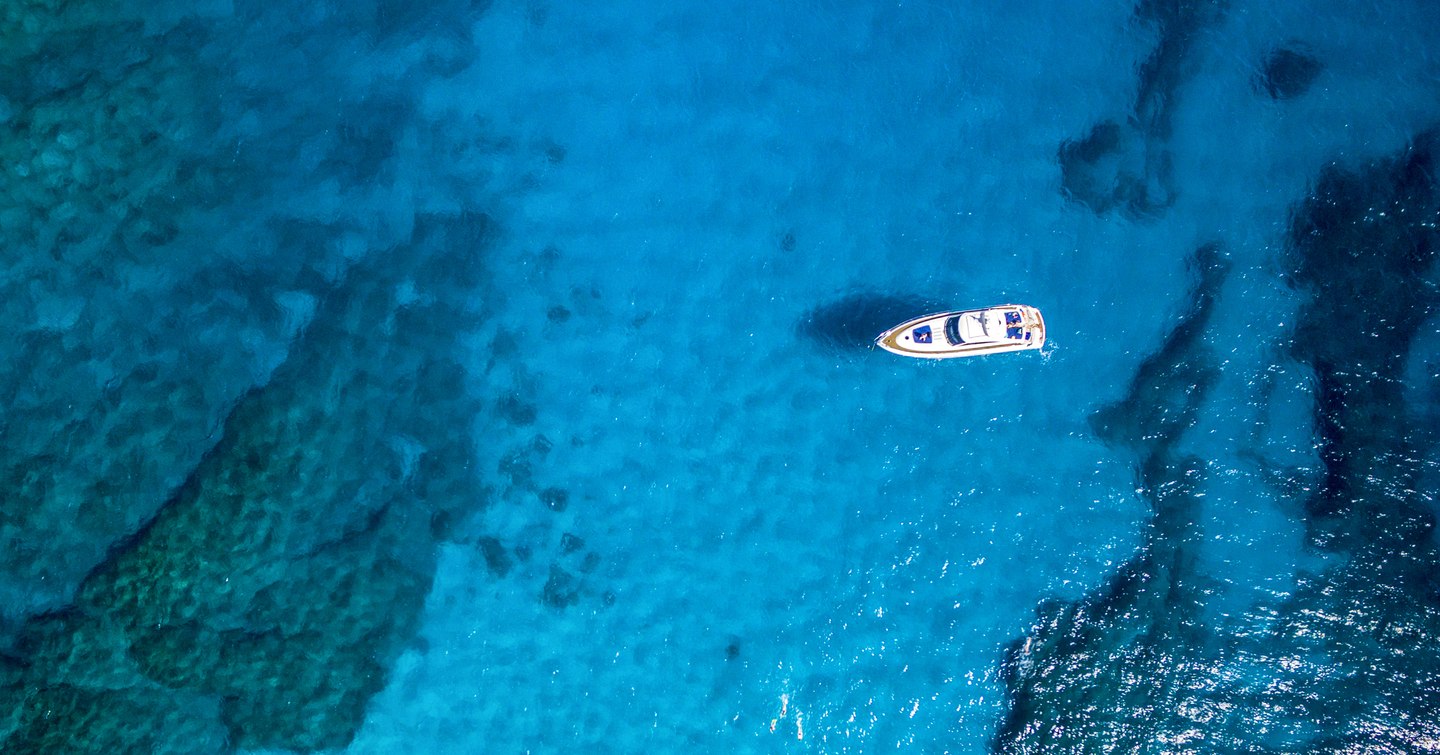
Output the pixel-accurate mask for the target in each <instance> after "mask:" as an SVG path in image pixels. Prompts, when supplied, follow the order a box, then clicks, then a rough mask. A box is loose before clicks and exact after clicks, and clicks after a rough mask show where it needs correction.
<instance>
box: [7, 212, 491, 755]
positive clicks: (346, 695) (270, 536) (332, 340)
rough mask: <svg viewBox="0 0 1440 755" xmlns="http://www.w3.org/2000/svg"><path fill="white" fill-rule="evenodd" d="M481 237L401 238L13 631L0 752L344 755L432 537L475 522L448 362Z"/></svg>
mask: <svg viewBox="0 0 1440 755" xmlns="http://www.w3.org/2000/svg"><path fill="white" fill-rule="evenodd" d="M489 229H490V223H489V220H488V219H487V218H485V217H484V216H482V215H472V214H465V215H459V216H452V217H427V218H421V219H420V221H419V222H418V223H417V229H416V238H415V239H414V241H413V243H412V244H410V245H407V246H405V247H402V248H399V249H395V250H390V251H389V252H387V253H386V254H383V255H376V257H375V258H374V259H370V260H367V261H366V262H364V263H362V264H361V265H360V266H358V267H357V268H356V269H355V270H353V271H352V272H351V274H350V275H349V276H348V278H347V281H346V284H345V286H344V287H342V288H340V289H338V290H336V291H334V292H333V293H331V294H330V295H329V296H328V297H327V299H326V301H325V302H324V304H323V305H321V307H320V308H319V311H318V312H317V313H316V315H315V318H314V321H313V322H312V323H311V325H310V326H309V328H308V329H307V330H306V333H305V335H304V337H303V338H302V339H301V340H300V341H299V342H298V343H297V344H296V345H295V347H294V350H293V354H292V356H291V357H290V359H289V360H287V361H286V362H285V363H284V364H283V365H281V366H280V367H279V368H278V369H277V371H276V375H275V377H274V379H273V380H272V381H271V382H270V383H269V384H268V385H267V386H265V387H264V388H263V389H259V390H256V391H254V392H251V393H250V394H248V395H247V396H246V397H245V399H244V400H243V401H241V402H240V403H239V404H238V405H237V406H236V408H235V410H234V411H233V412H232V413H231V415H230V416H229V418H228V419H227V420H226V422H225V423H224V428H223V437H222V438H221V440H220V442H219V443H218V444H217V445H216V446H215V447H214V448H213V449H212V450H211V451H210V452H209V453H208V454H207V455H206V457H205V459H204V460H203V461H202V462H201V463H200V465H199V466H198V467H197V468H196V470H195V472H194V473H193V474H192V475H191V476H190V478H189V480H188V481H187V482H186V483H185V484H184V485H183V486H182V487H181V489H180V491H179V493H178V494H177V495H176V496H175V497H174V498H173V499H172V500H171V501H170V502H169V503H168V504H167V505H166V506H165V507H164V508H163V509H162V510H161V511H160V513H159V514H158V515H157V516H156V517H155V519H154V520H153V521H151V522H150V523H149V524H148V525H147V526H146V527H145V528H144V529H143V530H142V531H140V532H139V533H138V534H137V535H136V536H134V537H133V538H132V539H131V540H130V541H129V542H127V543H125V544H123V545H122V546H121V547H118V548H117V549H116V550H115V551H114V553H113V554H112V556H111V558H110V559H109V560H107V561H106V562H105V563H103V564H101V565H100V566H99V567H98V568H97V569H95V571H93V572H92V573H91V574H90V576H89V577H88V578H87V579H86V580H85V581H84V583H83V584H82V586H81V588H80V590H79V593H78V595H77V598H76V601H75V604H74V605H73V606H72V607H70V608H69V609H67V610H66V611H64V612H63V613H59V614H54V615H50V616H46V617H40V618H37V619H34V620H32V621H30V622H28V624H27V625H26V627H25V628H24V630H23V631H22V633H21V638H22V639H21V641H20V642H19V643H18V644H17V647H16V653H15V656H16V658H15V662H16V663H17V664H18V669H17V670H16V671H15V673H14V675H13V677H12V680H11V681H12V683H11V684H10V685H8V686H6V687H5V688H3V689H0V698H3V699H4V700H6V701H8V702H12V703H17V704H18V703H19V702H20V701H23V700H31V701H32V704H30V705H28V706H25V707H17V708H16V709H17V710H21V711H22V712H21V714H20V716H19V718H18V719H15V720H13V721H11V726H10V728H9V729H0V737H3V738H4V739H3V748H4V749H5V750H7V751H15V752H30V751H50V750H49V749H48V746H47V744H46V743H52V742H65V741H95V742H103V743H110V744H113V745H114V746H110V744H107V747H106V748H105V749H106V750H108V751H116V752H119V751H137V750H149V749H152V746H154V745H155V743H156V742H158V741H160V740H162V739H163V740H165V742H166V743H167V745H166V747H159V748H157V749H171V750H175V749H176V748H174V747H173V746H172V745H173V741H172V740H174V738H176V737H179V736H181V735H182V733H183V732H186V731H191V730H194V729H196V728H198V729H201V730H208V729H213V728H215V727H217V726H218V727H223V730H224V732H225V736H224V737H223V738H222V741H223V742H224V743H225V744H226V745H227V746H230V747H240V748H251V749H255V748H260V749H287V750H313V749H325V748H338V747H343V746H344V745H345V744H346V743H348V742H349V741H350V739H351V737H353V735H354V733H355V731H356V729H357V728H358V727H359V725H360V723H361V721H362V720H363V714H364V710H365V706H366V703H367V701H368V700H369V698H370V697H371V696H372V695H373V694H374V693H375V692H376V691H378V690H379V689H380V688H381V687H382V686H383V685H384V684H385V681H386V676H387V673H388V669H389V667H390V665H391V663H392V662H393V661H394V659H395V658H396V657H398V655H399V654H400V653H401V652H403V650H404V649H405V647H407V645H408V643H409V642H410V639H411V637H412V635H413V634H414V631H415V628H416V626H417V622H418V620H419V615H420V610H421V608H422V607H423V602H424V599H425V595H426V593H427V592H428V588H429V584H430V580H431V577H432V575H433V571H434V568H435V564H436V541H435V537H436V532H435V530H434V528H433V527H432V526H431V522H432V521H434V519H435V518H436V517H437V516H440V517H444V518H451V519H454V518H456V517H460V516H463V515H464V514H466V513H468V512H470V511H472V510H473V509H474V507H475V506H477V505H479V504H480V503H482V500H481V499H479V498H478V497H477V496H476V494H475V491H476V490H478V489H479V488H480V485H479V483H478V481H477V480H476V479H475V478H474V477H473V476H472V472H471V468H472V466H473V465H472V464H471V463H470V461H471V459H472V458H473V455H474V448H473V440H472V438H471V437H470V434H469V432H468V430H467V429H466V428H468V427H469V426H470V423H471V421H472V420H473V418H475V417H477V416H478V415H479V412H480V408H481V404H480V402H479V401H478V400H477V399H475V398H474V397H472V396H470V395H469V393H468V391H467V389H466V373H465V370H464V369H463V368H462V367H461V366H460V365H458V364H456V363H455V362H454V361H453V360H454V354H455V353H456V351H457V349H458V346H459V339H461V338H463V337H464V336H465V333H466V330H467V327H466V326H467V323H472V324H473V322H474V318H475V317H476V315H475V307H476V306H477V305H476V302H477V296H476V294H477V292H478V291H480V290H481V289H482V288H483V285H484V279H483V277H482V275H481V266H480V263H479V261H478V260H479V256H480V254H481V253H482V252H483V251H484V248H485V247H484V243H483V242H484V240H485V239H486V238H488V236H489V233H490V230H489ZM399 281H409V282H410V283H411V284H412V285H413V287H414V289H415V290H418V291H421V292H423V293H424V294H425V295H426V296H425V299H424V302H425V303H423V304H421V303H418V302H417V301H414V300H407V299H402V293H401V292H402V291H403V290H405V287H401V286H398V285H397V282H399ZM397 439H403V440H404V442H403V443H401V442H397ZM34 690H40V692H39V695H38V698H37V697H36V696H35V694H34V693H33V691H34ZM136 690H148V692H146V693H145V695H144V696H142V697H134V698H133V699H136V700H139V699H148V698H153V699H149V701H148V702H147V703H146V704H145V706H144V708H143V709H138V710H137V709H136V708H135V707H134V706H131V705H124V704H118V703H114V704H112V703H111V702H107V701H114V700H117V699H120V698H125V697H127V696H134V695H135V694H137V693H136V692H135V691H136ZM36 700H38V702H33V701H36ZM82 709H83V710H84V711H86V712H85V713H84V714H83V715H79V714H78V711H80V710H82ZM57 710H69V711H77V715H75V716H55V715H53V713H52V711H57ZM196 749H199V750H201V751H203V750H204V749H206V748H199V747H198V745H197V747H196ZM210 749H219V748H218V746H217V747H216V748H210ZM176 751H184V748H183V747H182V748H179V750H176Z"/></svg>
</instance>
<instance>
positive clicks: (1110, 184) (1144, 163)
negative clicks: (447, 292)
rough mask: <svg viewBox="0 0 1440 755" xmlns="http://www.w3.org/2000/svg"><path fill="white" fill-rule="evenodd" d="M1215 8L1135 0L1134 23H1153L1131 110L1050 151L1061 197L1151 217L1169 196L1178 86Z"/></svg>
mask: <svg viewBox="0 0 1440 755" xmlns="http://www.w3.org/2000/svg"><path fill="white" fill-rule="evenodd" d="M1222 9H1223V5H1222V4H1221V3H1219V2H1214V1H1207V0H1142V1H1141V2H1140V3H1138V4H1137V5H1136V7H1135V15H1134V19H1135V22H1136V23H1138V24H1141V25H1144V26H1147V27H1150V28H1153V29H1154V30H1155V32H1156V33H1157V35H1158V41H1157V42H1156V45H1155V47H1154V48H1153V49H1152V50H1151V52H1150V55H1149V56H1148V57H1147V58H1146V59H1145V61H1144V62H1143V63H1142V64H1141V65H1140V67H1139V70H1138V77H1137V80H1136V94H1135V107H1134V109H1133V111H1131V112H1130V113H1128V114H1126V115H1124V116H1121V117H1112V118H1106V119H1102V120H1101V121H1099V122H1098V123H1097V124H1096V125H1095V126H1094V127H1092V128H1091V130H1090V131H1089V132H1088V133H1087V134H1086V135H1085V136H1082V137H1079V138H1077V139H1068V140H1065V141H1064V142H1062V143H1061V145H1060V148H1059V150H1058V152H1057V159H1058V161H1059V163H1060V176H1061V178H1060V182H1061V187H1062V190H1063V191H1064V193H1065V196H1066V197H1068V198H1069V199H1070V200H1072V201H1075V202H1078V203H1080V204H1083V205H1085V206H1086V207H1089V208H1090V210H1091V211H1092V212H1094V213H1095V214H1097V215H1104V214H1106V213H1108V212H1110V211H1111V210H1117V209H1118V210H1120V211H1121V212H1124V213H1126V214H1127V215H1130V216H1132V217H1141V218H1143V217H1154V216H1156V215H1158V214H1160V213H1161V212H1163V211H1164V210H1166V209H1168V208H1169V207H1170V205H1171V204H1173V203H1174V201H1175V193H1176V190H1177V187H1176V186H1175V183H1174V178H1173V175H1172V165H1173V162H1174V161H1173V158H1172V157H1171V155H1170V148H1169V144H1168V142H1169V139H1170V131H1171V117H1172V115H1171V114H1172V113H1173V112H1174V108H1175V106H1176V102H1177V95H1178V94H1179V90H1180V87H1181V85H1182V84H1183V83H1184V81H1185V79H1186V78H1187V77H1188V76H1189V75H1190V71H1191V69H1192V68H1193V63H1192V58H1193V56H1194V54H1195V53H1194V48H1195V43H1196V41H1197V38H1198V36H1199V34H1200V33H1201V32H1202V31H1203V30H1204V29H1205V27H1207V26H1210V25H1212V24H1214V23H1215V21H1216V20H1217V19H1218V18H1219V17H1220V14H1221V12H1222Z"/></svg>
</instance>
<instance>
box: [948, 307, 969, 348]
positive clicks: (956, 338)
mask: <svg viewBox="0 0 1440 755" xmlns="http://www.w3.org/2000/svg"><path fill="white" fill-rule="evenodd" d="M945 340H947V341H949V342H950V345H951V346H959V345H960V344H962V343H965V339H963V338H961V337H960V316H959V315H956V316H954V317H951V318H950V319H948V320H946V321H945Z"/></svg>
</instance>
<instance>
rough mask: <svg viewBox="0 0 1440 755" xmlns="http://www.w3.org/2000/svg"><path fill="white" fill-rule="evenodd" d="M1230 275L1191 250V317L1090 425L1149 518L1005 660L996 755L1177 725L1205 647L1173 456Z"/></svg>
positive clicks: (1213, 257) (1126, 743)
mask: <svg viewBox="0 0 1440 755" xmlns="http://www.w3.org/2000/svg"><path fill="white" fill-rule="evenodd" d="M1229 267H1230V266H1229V263H1228V261H1226V260H1225V258H1224V257H1223V256H1222V254H1221V252H1220V250H1219V248H1218V247H1217V246H1216V245H1213V244H1212V245H1207V246H1204V247H1201V248H1200V249H1198V250H1196V252H1195V254H1194V256H1193V258H1192V260H1191V269H1192V272H1193V274H1194V275H1193V277H1194V285H1193V288H1192V290H1191V293H1190V305H1189V307H1188V309H1187V311H1186V312H1185V314H1184V315H1183V316H1182V317H1181V319H1180V321H1179V322H1178V323H1177V324H1176V326H1175V327H1174V328H1173V329H1172V330H1171V331H1170V333H1169V335H1168V336H1167V337H1166V339H1165V341H1164V343H1163V344H1162V345H1161V347H1160V349H1159V350H1158V351H1157V352H1156V353H1155V354H1153V355H1151V356H1150V357H1147V358H1146V359H1145V361H1144V362H1143V363H1142V364H1141V366H1140V368H1139V369H1138V370H1137V371H1136V374H1135V377H1134V378H1133V379H1132V381H1131V384H1130V388H1129V390H1128V391H1127V393H1126V395H1125V397H1124V398H1122V399H1121V400H1120V401H1119V402H1118V403H1116V404H1114V405H1112V406H1108V407H1106V408H1104V409H1102V410H1100V411H1099V412H1097V413H1096V414H1095V415H1094V416H1093V417H1092V418H1091V424H1092V426H1093V427H1094V428H1095V431H1096V433H1097V434H1098V435H1099V436H1100V437H1101V438H1103V439H1104V440H1105V441H1106V442H1107V443H1111V444H1115V445H1119V446H1122V447H1126V448H1130V449H1132V450H1134V451H1135V452H1136V453H1137V454H1138V456H1139V478H1140V485H1141V493H1142V495H1144V497H1145V498H1146V500H1147V501H1149V503H1150V505H1151V510H1152V516H1151V526H1150V527H1149V528H1148V529H1147V531H1146V537H1145V543H1144V545H1143V546H1142V548H1141V550H1140V552H1139V553H1137V554H1136V555H1135V556H1134V557H1132V558H1131V559H1130V560H1129V561H1127V562H1126V563H1125V564H1124V565H1122V566H1121V567H1120V569H1119V571H1118V572H1117V573H1116V574H1115V575H1114V576H1112V577H1111V578H1110V579H1108V580H1107V581H1106V582H1105V583H1104V584H1103V585H1102V586H1101V587H1100V588H1099V589H1097V590H1095V591H1093V592H1091V593H1089V594H1088V595H1086V596H1085V597H1083V598H1081V599H1080V600H1078V601H1073V602H1059V601H1051V602H1047V603H1045V604H1043V605H1042V606H1041V608H1040V609H1039V611H1038V612H1037V613H1038V618H1037V621H1036V624H1035V627H1034V629H1033V630H1032V632H1031V633H1030V635H1029V636H1028V637H1026V638H1025V639H1023V640H1020V641H1017V642H1015V643H1014V644H1013V645H1011V647H1010V648H1009V649H1008V650H1007V652H1006V657H1005V660H1004V662H1003V663H1002V667H1001V670H1002V676H1003V678H1004V680H1005V685H1006V689H1007V691H1008V694H1009V700H1010V708H1009V711H1008V713H1007V716H1006V718H1005V720H1004V722H1003V724H1002V725H1001V728H1000V730H999V732H998V733H997V734H996V737H995V740H994V742H993V743H992V745H993V749H994V750H995V751H996V752H1026V753H1028V752H1081V751H1088V750H1090V749H1092V748H1093V749H1097V750H1103V751H1110V750H1116V751H1137V750H1143V749H1145V747H1146V746H1148V745H1149V744H1151V743H1153V742H1155V741H1159V738H1160V737H1161V736H1164V735H1169V734H1173V733H1176V732H1178V731H1183V730H1184V728H1185V726H1186V725H1187V722H1186V721H1184V720H1181V719H1179V718H1177V717H1176V716H1175V715H1174V711H1172V710H1169V709H1168V708H1167V706H1166V704H1165V701H1166V699H1167V697H1168V696H1169V695H1170V694H1171V692H1170V690H1172V689H1174V688H1176V687H1181V688H1183V687H1186V686H1187V685H1189V684H1191V683H1192V682H1193V678H1192V677H1193V675H1194V674H1195V673H1197V670H1196V669H1194V668H1192V667H1188V666H1186V665H1184V664H1183V663H1180V662H1179V661H1180V660H1181V659H1183V658H1184V657H1186V656H1187V655H1190V654H1193V653H1194V649H1195V648H1198V647H1203V646H1204V643H1205V642H1206V638H1205V635H1204V631H1203V628H1202V627H1200V626H1198V625H1197V623H1196V622H1197V617H1198V615H1199V612H1200V608H1201V606H1202V605H1203V601H1204V591H1203V586H1202V585H1198V584H1196V582H1195V575H1193V574H1192V573H1191V572H1190V570H1189V564H1190V562H1191V560H1192V559H1193V555H1192V552H1191V548H1192V546H1193V543H1194V542H1195V538H1196V537H1197V536H1198V533H1197V532H1196V530H1195V524H1194V523H1195V521H1196V519H1197V517H1196V515H1195V514H1196V509H1197V508H1198V502H1197V499H1196V498H1195V497H1194V495H1193V490H1194V487H1195V486H1196V485H1197V484H1198V483H1199V482H1200V481H1201V479H1202V475H1203V473H1204V471H1203V470H1204V462H1203V461H1202V460H1200V459H1196V458H1193V457H1189V456H1185V455H1181V454H1178V453H1177V452H1176V451H1175V447H1176V444H1177V443H1178V441H1179V440H1180V439H1181V438H1182V437H1183V435H1184V434H1185V432H1186V431H1188V430H1189V429H1190V428H1191V427H1193V426H1194V424H1195V422H1196V420H1197V418H1198V414H1199V410H1200V406H1201V403H1202V402H1203V401H1204V399H1205V397H1206V395H1207V394H1208V393H1209V390H1210V387H1211V385H1213V383H1214V381H1215V379H1216V377H1217V375H1218V372H1217V370H1215V369H1214V368H1213V367H1211V366H1210V364H1211V356H1210V354H1209V349H1208V348H1207V347H1206V345H1205V338H1204V335H1205V332H1206V328H1207V326H1208V324H1209V320H1210V318H1211V316H1212V313H1213V311H1214V307H1215V302H1216V299H1217V297H1218V296H1219V292H1220V288H1221V286H1223V285H1224V282H1225V279H1226V276H1227V275H1228V272H1229Z"/></svg>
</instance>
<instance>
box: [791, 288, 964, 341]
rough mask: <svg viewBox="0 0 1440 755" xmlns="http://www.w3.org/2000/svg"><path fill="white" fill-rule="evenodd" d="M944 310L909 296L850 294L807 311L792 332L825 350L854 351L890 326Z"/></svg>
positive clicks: (927, 300)
mask: <svg viewBox="0 0 1440 755" xmlns="http://www.w3.org/2000/svg"><path fill="white" fill-rule="evenodd" d="M944 309H945V308H944V307H943V306H941V305H940V304H938V303H936V302H935V301H934V300H932V299H927V298H925V297H922V296H916V295H913V294H886V293H878V292H860V293H852V294H848V295H846V296H843V297H841V298H839V299H836V300H835V301H832V302H827V303H825V304H821V305H819V306H817V307H814V308H813V309H810V310H809V311H807V312H806V313H805V314H804V315H803V316H801V318H800V322H799V323H797V324H796V326H795V332H796V333H797V334H799V335H800V337H802V338H805V339H807V340H809V341H812V342H814V343H815V344H817V345H819V346H820V347H821V348H822V349H825V350H827V351H834V352H844V351H858V350H861V349H868V348H870V347H871V346H873V345H874V344H875V337H876V336H878V335H880V334H881V333H883V332H885V331H886V330H888V329H889V328H891V327H894V326H896V325H899V324H900V323H902V322H904V321H906V320H908V319H910V318H912V317H919V316H920V315H923V314H928V313H930V312H940V311H943V310H944Z"/></svg>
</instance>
